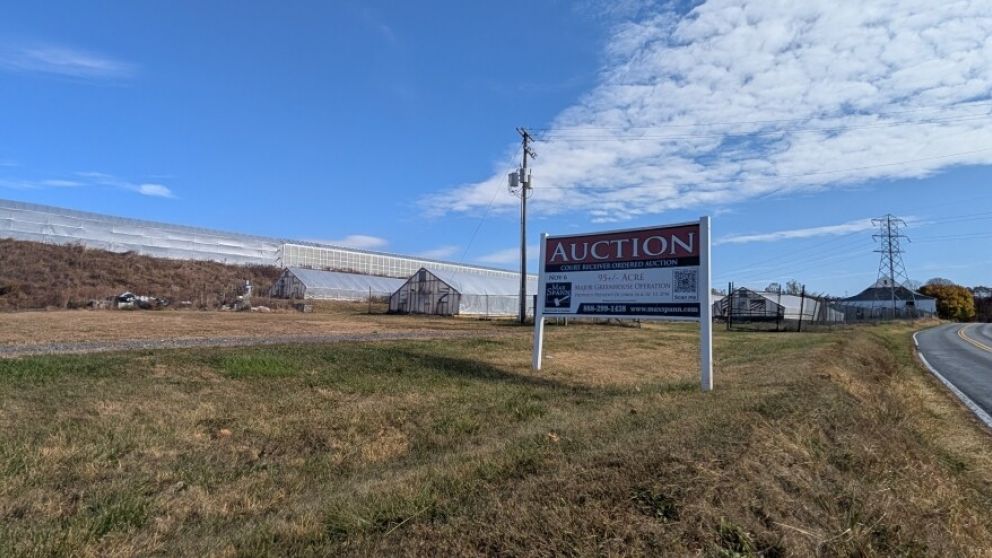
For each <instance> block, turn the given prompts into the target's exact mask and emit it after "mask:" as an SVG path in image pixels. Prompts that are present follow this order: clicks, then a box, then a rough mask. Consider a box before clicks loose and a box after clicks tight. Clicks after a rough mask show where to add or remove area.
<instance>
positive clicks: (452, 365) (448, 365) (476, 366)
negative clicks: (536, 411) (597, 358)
mask: <svg viewBox="0 0 992 558" xmlns="http://www.w3.org/2000/svg"><path fill="white" fill-rule="evenodd" d="M396 354H397V355H400V356H402V357H403V358H406V359H409V361H410V362H412V363H415V364H416V365H417V366H418V367H422V368H423V369H425V370H429V371H431V372H432V373H435V374H439V375H442V376H445V377H447V378H451V379H464V380H475V381H483V382H493V383H504V384H510V385H516V386H525V387H531V388H539V389H545V390H552V391H559V392H567V393H574V394H580V395H591V394H594V393H603V390H594V389H592V388H589V387H586V386H579V385H575V384H569V383H565V382H560V381H557V380H552V379H550V378H541V377H535V376H527V375H524V374H519V373H516V372H511V371H509V370H505V369H502V368H498V367H495V366H492V365H490V364H485V363H482V362H479V361H477V360H472V359H471V358H463V357H450V356H443V355H438V354H429V353H423V352H418V351H415V350H411V349H399V350H397V351H396Z"/></svg>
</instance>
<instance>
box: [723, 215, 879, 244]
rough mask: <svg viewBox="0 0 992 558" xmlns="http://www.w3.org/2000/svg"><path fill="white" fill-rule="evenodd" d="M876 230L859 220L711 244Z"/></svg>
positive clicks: (734, 237) (727, 238) (731, 237)
mask: <svg viewBox="0 0 992 558" xmlns="http://www.w3.org/2000/svg"><path fill="white" fill-rule="evenodd" d="M875 228H878V227H876V226H875V225H872V223H871V219H859V220H857V221H849V222H847V223H841V224H839V225H825V226H822V227H807V228H804V229H790V230H784V231H774V232H769V233H758V234H731V235H727V236H724V237H723V238H720V239H718V240H716V241H715V242H713V244H714V245H720V244H748V243H751V242H777V241H779V240H791V239H795V238H814V237H817V236H837V235H842V234H850V233H856V232H861V231H869V230H872V229H875Z"/></svg>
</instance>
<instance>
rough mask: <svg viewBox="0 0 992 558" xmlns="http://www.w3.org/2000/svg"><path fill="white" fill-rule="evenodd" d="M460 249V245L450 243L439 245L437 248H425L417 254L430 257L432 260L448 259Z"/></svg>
mask: <svg viewBox="0 0 992 558" xmlns="http://www.w3.org/2000/svg"><path fill="white" fill-rule="evenodd" d="M458 250H460V247H459V246H455V245H454V244H448V245H446V246H438V247H437V248H431V249H430V250H424V251H423V252H420V253H418V254H417V255H418V256H420V257H421V258H428V259H431V260H446V259H448V258H451V257H452V256H454V255H455V254H457V253H458Z"/></svg>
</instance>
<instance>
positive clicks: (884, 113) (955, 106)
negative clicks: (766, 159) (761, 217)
mask: <svg viewBox="0 0 992 558" xmlns="http://www.w3.org/2000/svg"><path fill="white" fill-rule="evenodd" d="M984 106H992V101H981V102H970V103H958V104H953V105H930V106H929V107H919V108H915V109H906V110H897V111H879V112H852V113H851V114H849V115H845V116H887V115H890V114H909V113H916V112H926V111H936V110H949V109H950V110H957V109H960V108H969V107H984ZM818 117H819V118H822V116H807V117H803V118H772V119H765V120H737V121H733V120H730V121H717V122H704V123H696V124H667V123H666V124H664V125H654V126H616V127H596V126H575V127H570V128H564V129H570V130H602V131H611V130H616V131H623V130H650V129H655V128H660V127H662V126H663V127H664V128H698V127H702V126H733V125H745V124H773V123H776V122H806V121H809V120H813V119H815V118H818ZM530 129H531V130H534V131H537V132H547V131H552V130H558V129H563V128H551V127H548V128H538V127H531V128H530Z"/></svg>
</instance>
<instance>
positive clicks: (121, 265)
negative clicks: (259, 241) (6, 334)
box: [0, 239, 280, 311]
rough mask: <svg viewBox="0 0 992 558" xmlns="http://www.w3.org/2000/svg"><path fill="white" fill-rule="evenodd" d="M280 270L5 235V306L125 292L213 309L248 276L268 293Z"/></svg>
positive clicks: (0, 300) (1, 248) (1, 245)
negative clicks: (65, 244)
mask: <svg viewBox="0 0 992 558" xmlns="http://www.w3.org/2000/svg"><path fill="white" fill-rule="evenodd" d="M279 273H280V270H279V269H278V268H276V267H271V266H239V265H225V264H221V263H216V262H205V261H188V260H167V259H162V258H152V257H149V256H141V255H138V254H134V253H130V252H128V253H116V252H107V251H105V250H93V249H87V248H84V247H82V246H78V245H77V246H57V245H52V244H42V243H38V242H25V241H20V240H8V239H0V311H11V310H29V309H37V308H50V307H55V308H80V307H86V306H87V305H88V304H89V303H90V301H91V300H102V299H107V298H109V297H113V296H116V295H119V294H121V293H122V292H124V291H132V292H134V293H136V294H141V295H149V296H156V297H161V298H164V299H167V300H169V301H170V303H173V304H174V303H178V302H181V301H190V302H191V303H192V306H193V307H201V308H202V307H207V308H210V307H217V306H219V305H221V304H222V303H223V302H224V301H230V300H232V299H233V297H234V296H236V295H237V294H238V293H239V289H240V287H241V285H243V284H244V281H245V279H250V280H251V282H252V283H253V284H254V285H255V292H256V293H258V294H263V295H264V294H266V293H268V291H269V288H270V287H271V286H272V283H273V282H274V281H275V280H276V279H277V278H278V277H279Z"/></svg>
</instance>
